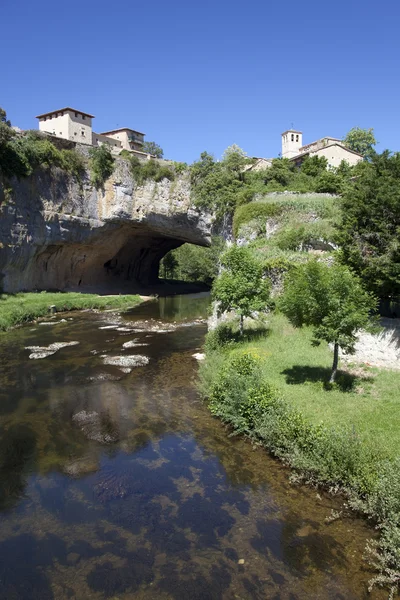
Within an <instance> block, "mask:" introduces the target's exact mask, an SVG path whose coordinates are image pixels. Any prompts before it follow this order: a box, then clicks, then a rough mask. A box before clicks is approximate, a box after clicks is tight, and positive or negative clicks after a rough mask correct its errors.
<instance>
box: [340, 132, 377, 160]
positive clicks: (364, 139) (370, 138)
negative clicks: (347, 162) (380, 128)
mask: <svg viewBox="0 0 400 600" xmlns="http://www.w3.org/2000/svg"><path fill="white" fill-rule="evenodd" d="M343 143H344V144H345V145H346V146H347V147H348V148H350V150H354V152H358V153H359V154H362V156H364V158H370V157H371V156H372V155H373V153H374V149H373V146H375V145H376V139H375V136H374V130H373V129H361V128H360V127H353V129H350V131H349V132H348V133H347V134H346V135H345V137H344V138H343Z"/></svg>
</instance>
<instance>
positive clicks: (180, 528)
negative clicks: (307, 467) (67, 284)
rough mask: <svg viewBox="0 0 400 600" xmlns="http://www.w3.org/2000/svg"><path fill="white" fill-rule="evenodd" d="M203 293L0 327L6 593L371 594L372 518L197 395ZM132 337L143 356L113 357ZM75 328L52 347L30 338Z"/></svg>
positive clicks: (56, 336)
mask: <svg viewBox="0 0 400 600" xmlns="http://www.w3.org/2000/svg"><path fill="white" fill-rule="evenodd" d="M208 302H209V300H208V298H207V297H206V296H201V297H200V299H198V300H197V299H195V298H193V297H174V298H167V299H161V300H160V301H157V302H151V303H148V304H144V305H142V306H141V307H138V308H137V309H135V310H133V311H130V312H129V313H127V314H126V315H124V316H123V317H120V316H119V315H116V314H112V313H107V314H85V315H73V316H72V318H73V320H72V321H67V322H66V323H58V324H56V325H54V326H53V327H51V328H50V327H49V328H40V327H36V328H33V327H29V326H28V327H25V328H21V329H19V330H16V331H14V332H12V333H11V334H8V335H7V336H3V337H2V338H1V342H2V346H1V350H0V366H1V371H0V372H1V392H0V431H1V438H0V477H1V479H0V511H1V512H0V522H1V528H0V597H1V598H3V597H4V598H7V599H8V598H11V599H19V598H29V599H31V598H40V599H43V598H57V599H58V598H59V599H64V598H89V597H90V598H94V599H101V598H114V599H115V598H119V599H120V600H122V599H124V600H127V599H130V598H135V599H146V600H147V599H149V600H150V599H153V598H157V599H160V600H162V599H164V598H165V599H178V600H180V599H183V598H185V599H187V598H190V599H192V598H194V599H196V598H199V599H200V598H201V599H202V600H204V599H208V598H209V599H213V600H214V599H219V598H221V599H225V598H226V599H233V598H256V599H257V598H260V599H261V598H263V599H264V598H282V599H289V598H290V599H294V598H299V599H300V598H301V599H302V598H307V599H309V598H324V599H325V598H329V599H331V598H346V599H351V598H364V597H365V598H366V597H367V591H366V582H367V580H368V577H369V574H368V573H366V572H364V571H363V568H364V567H363V564H362V562H361V552H362V548H363V546H364V544H365V539H366V537H367V536H369V535H370V532H369V531H368V530H367V528H366V526H365V524H364V523H363V522H361V521H351V522H350V521H346V520H343V521H336V522H334V523H331V524H330V525H327V524H326V523H325V521H324V519H325V517H326V516H327V515H328V514H329V513H330V510H331V509H332V508H337V504H336V503H335V501H333V500H332V499H331V498H329V497H325V496H323V495H322V497H321V496H319V497H318V498H317V497H316V494H315V492H313V491H312V490H308V489H305V488H295V487H292V486H290V485H289V483H288V478H287V472H286V471H285V469H284V468H283V467H282V466H281V465H280V464H278V463H276V462H274V461H272V460H271V459H269V458H268V456H267V455H266V454H265V453H264V452H263V451H262V450H261V449H259V448H258V449H254V448H252V447H251V445H250V444H249V443H248V442H247V441H246V440H244V439H241V438H238V437H229V436H228V435H227V434H228V432H227V431H226V430H225V428H224V427H223V425H222V424H221V423H220V422H219V421H218V420H216V419H214V418H212V417H211V415H210V414H209V412H208V411H207V409H206V408H205V407H204V406H203V405H202V403H201V402H200V400H199V398H198V395H197V393H196V389H195V385H194V380H195V374H196V366H197V365H196V361H195V360H194V359H193V357H192V355H193V353H194V352H196V351H197V350H198V349H199V348H200V347H201V344H202V341H203V337H204V333H205V325H204V323H202V320H201V319H202V318H204V316H205V314H206V311H207V306H208ZM165 321H167V322H168V323H169V325H168V327H169V328H171V327H172V330H171V331H170V332H169V333H165V329H166V327H165V325H163V322H165ZM104 327H106V328H107V329H104ZM112 327H114V328H112ZM133 339H136V340H138V341H139V343H140V342H142V343H148V344H149V345H148V346H146V347H140V348H138V350H140V354H146V356H147V357H148V358H149V363H148V365H146V366H144V367H138V368H134V369H133V370H132V372H131V373H124V372H123V371H122V370H121V369H120V368H118V366H115V365H105V364H104V360H103V359H102V356H104V355H112V356H114V355H123V356H130V355H134V354H135V353H136V352H135V350H136V349H135V347H125V348H124V346H123V345H124V344H125V343H126V342H127V341H129V340H133ZM71 340H79V342H80V344H79V345H77V346H69V347H65V348H63V349H61V350H59V351H58V352H57V353H56V354H55V355H52V356H49V357H48V358H46V359H43V360H29V359H28V353H27V352H26V351H24V348H25V346H28V345H48V344H50V343H54V342H56V341H61V342H68V341H71ZM376 597H379V595H376Z"/></svg>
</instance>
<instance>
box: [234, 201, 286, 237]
mask: <svg viewBox="0 0 400 600" xmlns="http://www.w3.org/2000/svg"><path fill="white" fill-rule="evenodd" d="M280 212H281V208H280V207H279V206H278V205H277V204H274V203H272V202H268V203H267V202H254V203H251V204H244V205H241V206H238V208H237V209H236V210H235V214H234V217H233V235H234V236H235V237H237V235H238V233H239V231H240V228H241V226H242V225H244V224H245V223H248V222H249V221H252V220H253V219H257V220H259V221H260V222H261V221H262V224H263V225H265V222H266V220H267V219H268V218H270V217H274V216H276V215H279V214H280Z"/></svg>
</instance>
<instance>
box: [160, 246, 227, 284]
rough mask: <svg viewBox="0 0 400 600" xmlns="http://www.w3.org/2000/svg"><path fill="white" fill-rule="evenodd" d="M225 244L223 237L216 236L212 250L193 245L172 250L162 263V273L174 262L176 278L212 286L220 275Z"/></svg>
mask: <svg viewBox="0 0 400 600" xmlns="http://www.w3.org/2000/svg"><path fill="white" fill-rule="evenodd" d="M224 245H225V242H224V240H223V238H222V237H219V236H214V237H213V238H212V243H211V247H210V248H202V247H199V246H194V245H193V244H183V245H182V246H180V247H179V248H176V249H175V250H171V251H170V252H169V253H168V254H166V256H165V257H164V258H163V259H162V261H161V263H160V270H161V273H163V272H165V267H166V265H167V268H168V265H169V264H172V263H171V261H173V265H174V269H173V274H174V276H176V277H178V278H179V279H182V280H183V281H201V282H203V283H206V284H207V285H211V283H212V282H213V281H214V279H215V278H216V277H217V275H218V265H219V259H220V255H221V253H222V250H223V247H224Z"/></svg>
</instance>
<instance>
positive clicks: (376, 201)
mask: <svg viewBox="0 0 400 600" xmlns="http://www.w3.org/2000/svg"><path fill="white" fill-rule="evenodd" d="M359 164H362V165H363V168H362V169H358V165H356V168H355V170H357V178H356V179H355V181H354V184H353V185H352V186H351V188H348V189H347V190H346V192H345V194H344V196H343V199H342V217H341V222H340V224H339V236H338V241H339V244H340V246H341V260H342V262H343V263H345V264H347V265H349V266H350V267H351V268H352V269H353V270H354V271H355V272H356V273H357V275H359V276H360V277H361V279H362V280H363V282H364V285H365V287H366V288H367V289H369V290H370V291H372V292H374V293H375V294H376V295H377V296H379V297H380V298H391V297H396V296H399V295H400V242H399V239H400V153H396V154H393V155H390V153H389V152H388V151H387V150H386V151H385V152H383V153H382V154H375V156H373V157H372V158H371V161H370V162H364V163H359Z"/></svg>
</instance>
